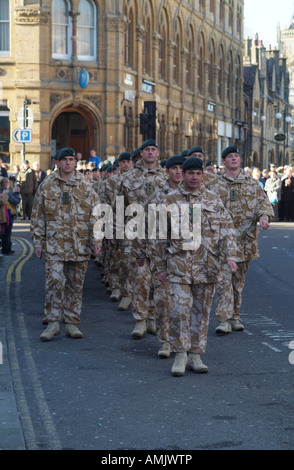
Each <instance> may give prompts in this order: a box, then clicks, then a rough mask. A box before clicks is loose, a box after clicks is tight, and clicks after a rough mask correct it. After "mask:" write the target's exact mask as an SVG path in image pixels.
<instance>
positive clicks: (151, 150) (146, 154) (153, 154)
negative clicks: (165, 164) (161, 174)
mask: <svg viewBox="0 0 294 470" xmlns="http://www.w3.org/2000/svg"><path fill="white" fill-rule="evenodd" d="M158 154H159V151H158V148H157V147H155V146H153V145H150V146H149V147H145V148H144V149H143V150H141V157H142V160H143V162H144V163H146V164H151V163H156V161H157V158H158Z"/></svg>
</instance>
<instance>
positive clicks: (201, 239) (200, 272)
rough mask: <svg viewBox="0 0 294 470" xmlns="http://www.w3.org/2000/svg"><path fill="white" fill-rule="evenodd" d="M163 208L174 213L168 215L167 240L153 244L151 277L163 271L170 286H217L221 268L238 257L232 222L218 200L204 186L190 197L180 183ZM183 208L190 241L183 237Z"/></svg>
mask: <svg viewBox="0 0 294 470" xmlns="http://www.w3.org/2000/svg"><path fill="white" fill-rule="evenodd" d="M165 205H166V207H168V208H172V207H173V210H172V211H171V212H169V211H168V232H167V240H166V241H160V240H158V241H157V243H155V244H153V250H154V251H153V256H152V265H153V266H152V271H153V273H155V272H156V273H159V272H163V271H165V272H167V276H168V279H169V280H170V281H171V282H179V283H183V284H198V283H215V282H217V279H218V274H219V269H220V264H221V263H224V262H226V261H227V260H228V259H231V260H234V261H236V253H237V245H236V236H235V230H234V227H233V222H232V219H231V217H230V215H229V214H228V212H227V211H226V209H225V207H224V206H223V203H222V201H221V199H220V198H219V197H218V196H217V195H216V194H215V193H213V192H212V191H209V190H207V189H206V188H205V186H204V184H202V185H201V187H200V189H199V191H197V192H195V193H191V192H187V191H186V190H185V187H184V185H183V183H180V184H179V187H178V189H176V190H174V191H172V192H171V193H170V194H168V195H167V197H166V199H165ZM183 207H184V208H185V210H186V211H187V212H186V213H187V221H188V222H187V223H188V224H189V227H188V229H189V232H190V234H191V235H192V234H193V235H192V236H191V237H190V239H189V238H188V237H187V235H188V232H187V233H186V234H185V233H183V231H184V220H185V219H184V217H183V216H182V214H184V212H182V211H183ZM177 214H179V218H178V217H177ZM194 225H195V228H196V230H195V231H194V229H193V226H194ZM177 230H178V235H179V236H178V237H177V236H175V234H176V233H177ZM173 233H174V235H173Z"/></svg>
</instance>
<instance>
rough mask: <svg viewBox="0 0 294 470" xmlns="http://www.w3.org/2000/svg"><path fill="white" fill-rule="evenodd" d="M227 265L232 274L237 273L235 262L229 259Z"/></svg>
mask: <svg viewBox="0 0 294 470" xmlns="http://www.w3.org/2000/svg"><path fill="white" fill-rule="evenodd" d="M227 263H228V266H229V268H230V270H231V272H232V273H236V272H237V271H238V265H237V263H235V261H232V260H231V259H229V260H228V261H227Z"/></svg>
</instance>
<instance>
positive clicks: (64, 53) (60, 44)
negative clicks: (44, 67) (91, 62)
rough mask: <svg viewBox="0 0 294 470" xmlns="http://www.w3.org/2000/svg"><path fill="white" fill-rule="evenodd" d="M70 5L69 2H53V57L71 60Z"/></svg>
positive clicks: (61, 0)
mask: <svg viewBox="0 0 294 470" xmlns="http://www.w3.org/2000/svg"><path fill="white" fill-rule="evenodd" d="M69 11H70V4H69V2H68V1H67V0H53V2H52V57H54V58H60V59H69V58H70V57H71V52H72V45H71V39H70V38H71V21H70V17H69Z"/></svg>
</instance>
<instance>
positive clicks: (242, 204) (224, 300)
mask: <svg viewBox="0 0 294 470" xmlns="http://www.w3.org/2000/svg"><path fill="white" fill-rule="evenodd" d="M222 164H223V165H224V167H225V171H224V172H223V173H222V174H221V176H216V178H215V179H214V180H211V181H210V182H209V188H210V189H211V190H212V191H214V192H216V193H217V194H219V196H220V197H221V199H222V201H223V204H224V206H225V207H226V209H227V211H228V212H229V214H230V215H231V217H232V219H233V223H234V227H235V230H236V236H237V246H238V252H237V260H238V271H237V272H236V273H233V274H232V273H231V272H230V271H229V269H228V267H227V266H226V265H225V264H223V265H222V276H221V278H220V280H219V282H218V285H217V291H216V316H217V319H218V321H219V325H218V326H217V328H216V332H217V333H218V334H227V333H231V331H232V330H234V331H243V330H244V326H243V325H242V323H241V322H240V308H241V302H242V291H243V288H244V284H245V278H246V274H247V272H248V269H249V262H250V261H251V260H254V259H255V258H258V256H259V252H258V227H257V224H258V222H259V225H260V227H261V228H262V229H263V230H266V229H267V228H268V227H269V222H270V220H271V219H272V218H273V217H274V213H273V209H272V207H271V204H270V202H269V200H268V197H267V195H266V194H265V192H264V191H263V190H262V189H261V187H260V186H259V184H258V183H257V182H256V181H255V180H254V179H253V178H251V177H250V176H249V175H248V174H247V173H246V172H245V171H244V170H242V169H241V158H240V154H239V151H238V149H237V148H236V147H235V146H230V147H227V148H226V149H225V150H224V151H223V153H222Z"/></svg>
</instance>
